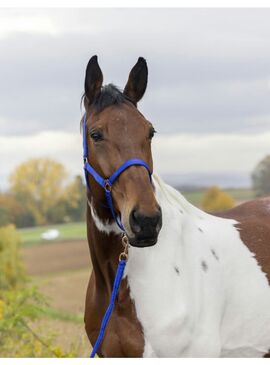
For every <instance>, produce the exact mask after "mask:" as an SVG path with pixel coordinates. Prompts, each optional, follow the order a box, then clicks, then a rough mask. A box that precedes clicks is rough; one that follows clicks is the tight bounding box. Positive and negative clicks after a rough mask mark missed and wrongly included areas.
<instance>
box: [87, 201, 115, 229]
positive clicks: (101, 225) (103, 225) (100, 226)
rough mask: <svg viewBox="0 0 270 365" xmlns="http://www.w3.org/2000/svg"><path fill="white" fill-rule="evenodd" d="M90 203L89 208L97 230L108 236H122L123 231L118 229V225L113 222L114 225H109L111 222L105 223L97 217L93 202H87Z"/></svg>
mask: <svg viewBox="0 0 270 365" xmlns="http://www.w3.org/2000/svg"><path fill="white" fill-rule="evenodd" d="M87 202H88V206H89V208H90V210H91V216H92V218H93V221H94V223H95V225H96V227H97V229H98V230H99V231H100V232H103V233H106V234H108V235H109V234H111V233H115V234H120V233H121V232H122V231H121V230H120V228H119V227H118V225H117V223H115V222H113V223H109V220H106V221H105V222H103V221H102V220H101V219H100V218H99V216H98V215H97V213H96V211H95V209H94V208H93V206H92V204H91V202H90V201H89V200H87Z"/></svg>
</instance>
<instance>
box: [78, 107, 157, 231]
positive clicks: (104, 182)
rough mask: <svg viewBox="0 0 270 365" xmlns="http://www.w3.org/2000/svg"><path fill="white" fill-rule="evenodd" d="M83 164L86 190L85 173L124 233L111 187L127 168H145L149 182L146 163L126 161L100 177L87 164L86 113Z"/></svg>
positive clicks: (132, 160) (149, 172) (150, 173)
mask: <svg viewBox="0 0 270 365" xmlns="http://www.w3.org/2000/svg"><path fill="white" fill-rule="evenodd" d="M83 162H84V173H85V180H86V185H87V188H88V190H90V185H89V181H88V176H87V173H88V174H90V175H92V177H93V178H94V179H95V180H96V182H97V183H98V184H99V185H100V186H101V187H102V188H103V189H104V191H105V196H106V200H107V203H108V206H109V208H110V210H111V213H112V216H113V218H114V220H115V221H116V223H117V225H118V227H119V228H120V229H121V230H122V231H125V229H124V227H123V225H122V223H121V220H120V218H119V217H118V216H117V214H116V212H115V209H114V206H113V200H112V185H113V183H114V182H115V181H116V180H117V178H118V177H119V176H120V175H121V174H122V172H124V171H125V170H126V169H127V168H129V167H130V166H143V167H145V168H146V170H147V171H148V174H149V178H150V181H151V176H152V172H151V170H150V168H149V166H148V165H147V163H146V162H145V161H143V160H141V159H139V158H132V159H130V160H127V161H126V162H124V163H123V164H122V165H121V166H120V167H118V169H117V170H116V171H115V172H114V173H113V174H112V175H111V176H110V177H109V178H107V179H104V178H103V177H101V176H100V175H99V174H98V173H97V172H96V170H95V169H94V168H93V167H92V166H91V165H90V163H89V162H88V147H87V128H86V113H85V114H84V118H83Z"/></svg>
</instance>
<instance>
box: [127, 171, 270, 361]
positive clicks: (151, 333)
mask: <svg viewBox="0 0 270 365" xmlns="http://www.w3.org/2000/svg"><path fill="white" fill-rule="evenodd" d="M153 182H154V184H155V188H156V198H157V201H158V203H159V204H160V206H161V209H162V215H163V226H162V229H161V231H160V234H159V238H158V242H157V244H156V245H155V246H153V247H148V248H135V247H130V250H129V260H128V262H127V266H126V270H125V275H126V276H127V278H128V283H129V286H130V295H131V297H132V299H133V300H134V303H135V307H136V311H137V316H138V319H139V321H140V323H141V325H142V328H143V331H144V338H145V349H144V357H257V356H258V357H259V356H263V355H264V354H265V353H267V352H268V349H269V347H270V287H269V284H268V281H267V279H266V275H265V274H264V273H263V272H262V270H261V268H260V267H259V265H258V264H257V261H256V260H255V259H254V255H253V254H252V253H251V252H250V251H249V250H248V248H247V247H246V246H245V245H244V243H243V242H242V241H241V239H240V235H239V232H238V231H237V229H236V228H235V227H234V225H235V223H236V221H234V220H230V219H223V218H218V217H213V216H211V215H208V214H206V213H204V212H203V211H201V210H199V209H197V208H195V207H194V206H192V205H191V204H190V203H188V202H187V201H186V200H185V199H184V198H183V196H182V195H181V194H180V193H179V192H178V191H176V190H175V189H173V188H172V187H170V186H168V185H166V184H165V183H164V182H162V181H161V179H160V178H159V177H158V176H156V175H154V176H153ZM198 228H200V230H199V229H198ZM213 249H214V250H215V253H216V255H217V256H218V260H217V259H216V258H215V257H214V256H213V254H212V251H211V250H213ZM202 263H204V264H203V265H202ZM205 264H206V265H207V270H203V266H204V267H205ZM175 267H177V268H179V273H177V272H176V271H175Z"/></svg>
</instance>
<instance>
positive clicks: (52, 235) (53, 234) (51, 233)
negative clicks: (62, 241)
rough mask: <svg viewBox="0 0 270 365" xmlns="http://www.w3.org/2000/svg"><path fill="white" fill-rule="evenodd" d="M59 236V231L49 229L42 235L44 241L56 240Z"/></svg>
mask: <svg viewBox="0 0 270 365" xmlns="http://www.w3.org/2000/svg"><path fill="white" fill-rule="evenodd" d="M58 236H59V231H58V229H48V230H47V231H46V232H43V233H41V238H42V239H43V240H48V241H49V240H55V239H56V238H57V237H58Z"/></svg>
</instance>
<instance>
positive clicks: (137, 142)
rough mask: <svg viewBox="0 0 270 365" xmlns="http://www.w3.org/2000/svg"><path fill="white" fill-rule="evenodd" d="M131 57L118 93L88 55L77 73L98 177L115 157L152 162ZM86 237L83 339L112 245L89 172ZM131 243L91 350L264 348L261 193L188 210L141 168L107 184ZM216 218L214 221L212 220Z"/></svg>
mask: <svg viewBox="0 0 270 365" xmlns="http://www.w3.org/2000/svg"><path fill="white" fill-rule="evenodd" d="M147 73H148V71H147V65H146V61H145V60H144V59H143V58H139V59H138V62H137V63H136V65H135V66H134V67H133V69H132V70H131V72H130V75H129V78H128V82H127V84H126V86H125V88H124V91H123V92H120V91H119V90H118V89H117V88H116V87H114V86H113V85H107V86H102V83H103V76H102V72H101V70H100V67H99V65H98V62H97V57H96V56H94V57H92V58H91V59H90V61H89V63H88V66H87V69H86V77H85V96H84V105H85V109H86V116H87V144H88V152H89V156H88V160H89V162H90V163H91V165H92V166H93V167H94V168H95V170H96V171H97V172H98V173H99V174H100V175H101V176H104V177H107V176H110V175H111V174H112V173H113V172H114V171H115V170H116V169H117V168H118V167H119V166H120V165H121V164H122V163H123V162H124V161H126V160H128V159H130V158H140V159H143V160H144V161H145V162H146V163H147V164H148V165H149V166H150V169H153V162H152V155H151V139H152V137H153V135H154V128H153V126H152V124H151V123H150V122H149V121H148V120H146V119H145V117H144V116H143V115H142V114H141V113H140V112H139V111H138V109H137V102H138V101H139V100H140V99H141V98H142V96H143V94H144V92H145V89H146V85H147ZM88 178H89V183H90V187H91V189H90V191H88V193H87V199H88V206H87V234H88V241H89V248H90V254H91V260H92V264H93V271H92V274H91V277H90V281H89V285H88V290H87V296H86V305H85V328H86V332H87V335H88V337H89V340H90V342H91V343H92V344H94V342H95V340H96V338H97V335H98V332H99V328H100V324H101V320H102V317H103V314H104V312H105V310H106V308H107V305H108V303H109V299H110V295H111V291H112V284H113V280H114V276H115V272H116V267H117V264H118V257H119V254H120V252H121V251H122V245H121V231H120V229H119V228H118V226H117V225H116V223H115V221H114V220H113V219H112V216H111V213H110V210H109V209H107V208H106V207H105V206H106V201H105V196H104V191H103V190H102V188H101V187H100V186H99V185H98V184H97V183H96V182H95V181H94V179H93V178H92V177H91V176H88ZM112 196H113V201H114V206H115V209H116V211H117V213H118V214H119V216H120V217H121V221H122V224H123V225H124V228H125V231H126V233H127V235H128V237H129V240H130V243H131V246H130V249H129V260H128V262H127V266H126V270H125V278H124V280H123V282H122V284H121V287H120V292H119V295H118V298H117V301H116V305H115V309H114V312H113V315H112V317H111V319H110V322H109V325H108V327H107V330H106V335H105V338H104V340H103V343H102V345H101V348H100V350H99V356H102V357H263V356H266V354H267V353H268V351H269V348H270V286H269V280H270V200H269V199H262V200H254V201H252V202H249V203H246V204H243V205H241V206H239V207H237V208H235V209H233V210H231V211H228V212H225V213H224V214H223V215H222V214H221V215H220V216H219V217H218V216H212V215H209V214H206V213H205V212H203V211H201V210H199V209H197V208H195V207H194V206H192V205H191V204H190V203H188V202H187V201H186V200H185V199H184V198H183V196H182V195H181V194H180V193H179V192H178V191H176V190H174V189H173V188H172V187H170V186H168V185H166V184H165V183H164V182H163V181H162V180H161V179H160V178H159V177H158V175H155V174H153V179H152V183H151V182H150V180H149V176H148V173H147V171H146V169H145V168H143V167H141V166H131V167H129V168H128V169H127V170H126V171H124V172H123V173H122V174H121V175H120V177H119V178H118V180H117V182H116V183H115V184H114V186H113V190H112ZM222 216H223V217H225V218H226V219H224V218H223V217H222Z"/></svg>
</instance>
